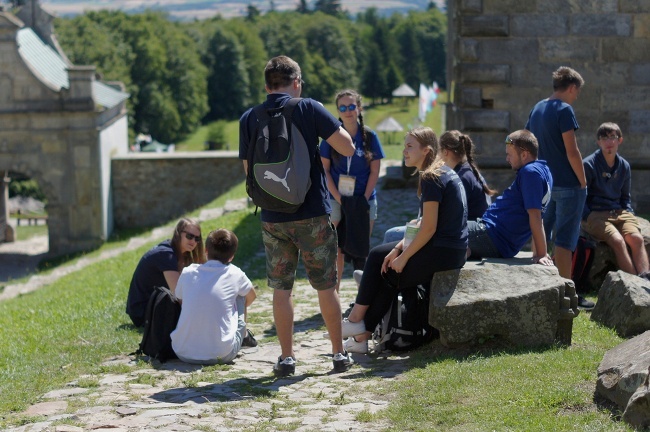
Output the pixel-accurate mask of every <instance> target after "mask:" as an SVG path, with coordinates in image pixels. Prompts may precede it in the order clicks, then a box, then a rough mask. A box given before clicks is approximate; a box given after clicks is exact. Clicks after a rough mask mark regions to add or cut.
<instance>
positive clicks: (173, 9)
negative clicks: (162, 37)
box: [41, 0, 446, 20]
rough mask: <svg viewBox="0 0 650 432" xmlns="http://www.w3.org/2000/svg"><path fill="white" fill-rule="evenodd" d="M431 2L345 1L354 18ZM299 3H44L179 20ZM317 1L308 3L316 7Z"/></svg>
mask: <svg viewBox="0 0 650 432" xmlns="http://www.w3.org/2000/svg"><path fill="white" fill-rule="evenodd" d="M429 1H430V0H341V5H342V6H343V9H344V10H346V11H347V12H349V13H350V14H352V15H356V14H357V13H358V12H361V11H364V10H366V9H368V8H371V7H375V8H377V9H378V11H379V13H380V14H381V15H390V14H392V13H393V12H399V13H405V12H407V11H409V10H412V9H415V10H425V9H426V8H427V6H428V4H429ZM434 2H435V3H436V4H437V5H438V7H439V8H444V7H445V3H446V1H445V0H434ZM298 3H299V2H298V0H264V1H261V0H41V4H42V5H43V6H44V8H45V9H46V10H48V11H50V12H52V13H54V14H55V15H56V16H60V17H66V16H74V15H78V14H81V13H83V12H84V11H87V10H100V9H113V10H114V9H119V10H122V11H124V12H127V13H139V12H143V11H144V10H146V9H153V10H159V11H163V12H166V13H167V14H169V16H170V17H172V18H173V19H177V20H194V19H206V18H211V17H213V16H215V15H217V14H220V15H221V16H223V17H233V16H242V15H245V14H246V10H247V7H248V6H249V5H251V4H252V5H254V6H255V7H257V8H258V9H259V10H260V11H262V13H265V12H267V11H269V10H270V8H271V4H273V5H274V8H275V10H277V11H286V10H294V9H295V8H296V6H297V5H298ZM313 3H314V1H313V0H311V1H308V4H309V5H310V7H313V6H312V5H313Z"/></svg>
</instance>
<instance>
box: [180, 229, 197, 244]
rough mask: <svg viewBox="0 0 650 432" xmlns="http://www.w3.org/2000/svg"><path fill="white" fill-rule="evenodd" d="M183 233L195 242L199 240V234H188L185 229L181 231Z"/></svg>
mask: <svg viewBox="0 0 650 432" xmlns="http://www.w3.org/2000/svg"><path fill="white" fill-rule="evenodd" d="M183 234H185V238H186V239H188V240H194V241H195V242H197V243H200V242H201V236H200V235H194V234H190V233H188V232H187V231H183Z"/></svg>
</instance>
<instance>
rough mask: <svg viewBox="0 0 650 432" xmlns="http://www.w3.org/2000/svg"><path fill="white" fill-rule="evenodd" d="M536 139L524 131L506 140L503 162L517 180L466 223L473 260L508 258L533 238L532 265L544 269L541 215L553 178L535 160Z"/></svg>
mask: <svg viewBox="0 0 650 432" xmlns="http://www.w3.org/2000/svg"><path fill="white" fill-rule="evenodd" d="M537 148H538V147H537V139H536V138H535V135H533V134H532V133H530V132H529V131H527V130H518V131H515V132H513V133H511V134H510V135H508V136H507V137H506V161H507V162H508V163H509V164H510V166H511V167H512V169H513V170H515V171H517V177H516V178H515V181H514V182H512V184H511V185H510V187H508V189H506V190H505V191H504V192H503V195H501V196H500V197H498V198H497V199H496V200H494V202H493V203H492V205H490V207H488V209H487V210H486V211H485V213H483V217H481V218H480V219H477V220H476V221H467V228H468V231H469V252H470V253H471V257H472V258H490V257H491V258H511V257H513V256H515V255H516V254H517V253H518V252H519V251H520V250H521V248H522V247H523V246H524V244H526V242H527V241H528V239H529V238H530V236H531V234H532V236H533V248H534V249H533V263H534V264H542V265H547V266H552V265H553V260H552V259H551V257H550V256H549V255H548V254H547V251H546V236H545V235H544V225H543V223H542V215H543V214H544V212H545V211H546V207H547V206H548V203H549V201H550V198H551V188H552V187H553V177H552V176H551V172H550V171H549V169H548V167H547V166H546V162H545V161H541V160H537Z"/></svg>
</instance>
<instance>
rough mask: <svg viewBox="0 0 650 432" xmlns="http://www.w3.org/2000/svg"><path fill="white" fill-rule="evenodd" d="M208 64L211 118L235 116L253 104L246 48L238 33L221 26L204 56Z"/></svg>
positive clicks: (230, 117) (209, 117)
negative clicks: (234, 33)
mask: <svg viewBox="0 0 650 432" xmlns="http://www.w3.org/2000/svg"><path fill="white" fill-rule="evenodd" d="M204 62H205V64H206V65H207V66H208V70H209V71H210V72H209V76H208V104H209V106H210V112H209V114H208V116H207V118H208V119H210V120H215V119H235V118H237V117H239V116H240V115H241V114H242V113H243V112H244V110H245V109H246V108H248V107H249V106H250V105H251V100H250V92H249V82H248V73H247V71H246V68H245V63H244V50H243V48H242V45H241V44H240V43H239V41H238V40H237V37H236V36H235V35H233V34H232V33H230V32H228V31H227V30H225V29H223V28H221V27H218V28H217V29H216V31H215V33H214V35H213V36H212V38H211V39H210V42H209V44H208V51H207V53H206V57H205V59H204Z"/></svg>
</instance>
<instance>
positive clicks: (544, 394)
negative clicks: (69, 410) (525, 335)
mask: <svg viewBox="0 0 650 432" xmlns="http://www.w3.org/2000/svg"><path fill="white" fill-rule="evenodd" d="M240 193H241V188H240V187H238V188H235V189H234V190H233V191H231V195H237V194H240ZM217 227H227V228H230V229H233V230H234V231H235V232H236V233H237V235H238V237H239V239H240V249H239V252H238V255H237V257H236V262H235V263H236V264H237V265H239V266H240V267H242V268H243V269H244V270H245V271H246V272H247V273H248V274H249V276H250V277H251V279H253V282H254V283H256V284H258V285H260V287H261V289H265V288H266V280H265V276H264V274H263V271H264V270H263V269H264V265H263V262H264V258H263V256H260V255H259V254H258V252H259V250H260V247H261V238H260V233H259V219H258V218H257V217H255V216H253V215H252V214H251V213H250V211H239V212H235V213H230V214H228V215H225V216H223V217H221V218H218V219H215V220H210V221H206V222H204V223H203V229H204V230H205V231H206V232H207V231H209V230H211V229H215V228H217ZM170 230H171V225H170ZM123 241H124V240H120V241H119V242H118V243H122V242H123ZM151 246H152V244H148V245H145V246H142V247H141V248H139V249H137V250H134V251H131V252H126V253H124V254H122V255H121V256H119V257H116V258H112V259H108V260H106V261H101V262H98V263H96V264H94V265H91V266H89V267H86V268H85V269H82V270H80V271H78V272H76V273H73V274H71V275H68V276H65V277H63V278H61V279H59V281H57V282H56V283H54V284H52V285H51V286H48V287H45V288H42V289H40V290H39V291H37V292H34V293H32V294H29V295H26V296H23V297H19V298H15V299H12V300H8V301H4V302H2V303H0V394H2V395H3V397H2V398H0V427H7V426H9V425H15V424H16V423H17V422H20V421H21V417H20V415H19V414H18V413H19V412H20V411H22V410H24V409H25V408H26V407H27V406H28V405H29V404H33V403H35V402H37V401H38V398H39V396H40V395H42V394H44V393H46V392H47V391H50V390H53V389H58V388H62V387H63V386H64V385H65V383H66V382H69V381H72V380H74V379H76V378H78V377H79V376H80V375H83V374H98V373H107V372H115V373H119V372H120V371H119V370H112V369H111V368H110V367H106V366H100V364H101V363H102V361H104V360H105V359H107V358H110V357H111V356H115V355H119V354H124V353H128V352H131V351H133V350H134V349H135V348H136V347H137V345H138V342H139V340H140V337H141V335H140V333H139V331H138V330H136V329H134V328H133V327H132V326H131V325H130V324H129V321H128V317H127V316H126V315H125V314H124V301H125V298H126V293H127V289H128V283H129V280H130V277H131V273H132V270H133V268H135V265H136V264H137V262H138V260H139V258H140V256H141V255H142V254H143V253H144V252H145V251H146V250H147V249H148V248H149V247H151ZM104 247H110V245H108V244H107V245H105V246H104ZM257 320H262V321H264V320H266V321H268V322H260V323H258V324H266V325H268V326H269V327H271V325H272V323H271V322H270V321H271V318H270V317H268V316H267V317H257V318H256V321H257ZM620 342H622V339H620V338H619V337H617V336H616V335H615V334H614V332H613V331H611V330H609V329H606V328H603V327H600V326H599V325H597V324H595V323H593V322H592V321H590V320H589V315H588V314H586V313H581V314H580V316H579V317H578V318H577V319H576V320H575V324H574V333H573V345H572V346H571V347H569V348H566V349H565V348H556V347H549V348H540V349H528V350H521V349H512V348H510V347H504V346H498V345H492V346H489V345H488V344H486V345H485V346H481V347H478V348H476V349H473V350H449V349H445V348H444V347H442V346H441V345H440V343H439V342H437V341H436V342H433V343H432V344H430V345H427V346H425V347H423V348H421V349H420V350H418V351H416V352H415V353H414V354H413V356H412V359H411V360H410V364H409V365H408V367H407V368H406V369H405V371H404V373H403V374H402V375H401V376H400V379H399V380H397V381H392V382H386V381H384V380H383V379H382V378H381V377H373V376H365V377H363V378H362V379H364V380H367V379H370V380H376V382H377V383H376V385H375V386H373V388H374V389H375V390H374V391H376V392H377V393H378V394H381V393H387V392H388V393H389V394H391V395H392V396H393V397H392V400H393V402H392V403H391V404H390V405H389V407H388V409H387V410H386V411H383V412H381V413H379V414H375V415H379V416H385V417H386V418H387V419H388V420H389V422H390V424H391V425H393V426H392V428H391V430H395V431H403V430H412V431H425V430H427V431H428V430H441V431H443V430H444V431H446V430H548V431H555V430H598V431H623V430H629V429H628V428H627V427H626V426H625V425H624V424H623V423H621V422H620V421H617V420H616V419H615V416H614V415H613V414H612V413H611V412H609V411H607V410H604V409H598V408H596V406H595V405H594V404H593V403H592V399H593V395H594V388H595V381H596V368H597V366H598V364H599V362H600V361H601V359H602V356H603V355H604V353H605V352H606V351H607V350H608V349H610V348H612V347H614V346H616V345H617V344H619V343H620ZM377 361H383V360H377ZM141 366H142V367H143V368H144V367H148V364H146V363H143V364H142V365H141ZM188 385H189V384H188ZM268 397H269V396H268V395H255V394H252V395H251V398H252V400H256V399H258V398H259V399H260V400H265V399H268ZM270 397H273V395H271V396H270ZM362 417H363V415H361V414H360V418H362Z"/></svg>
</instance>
